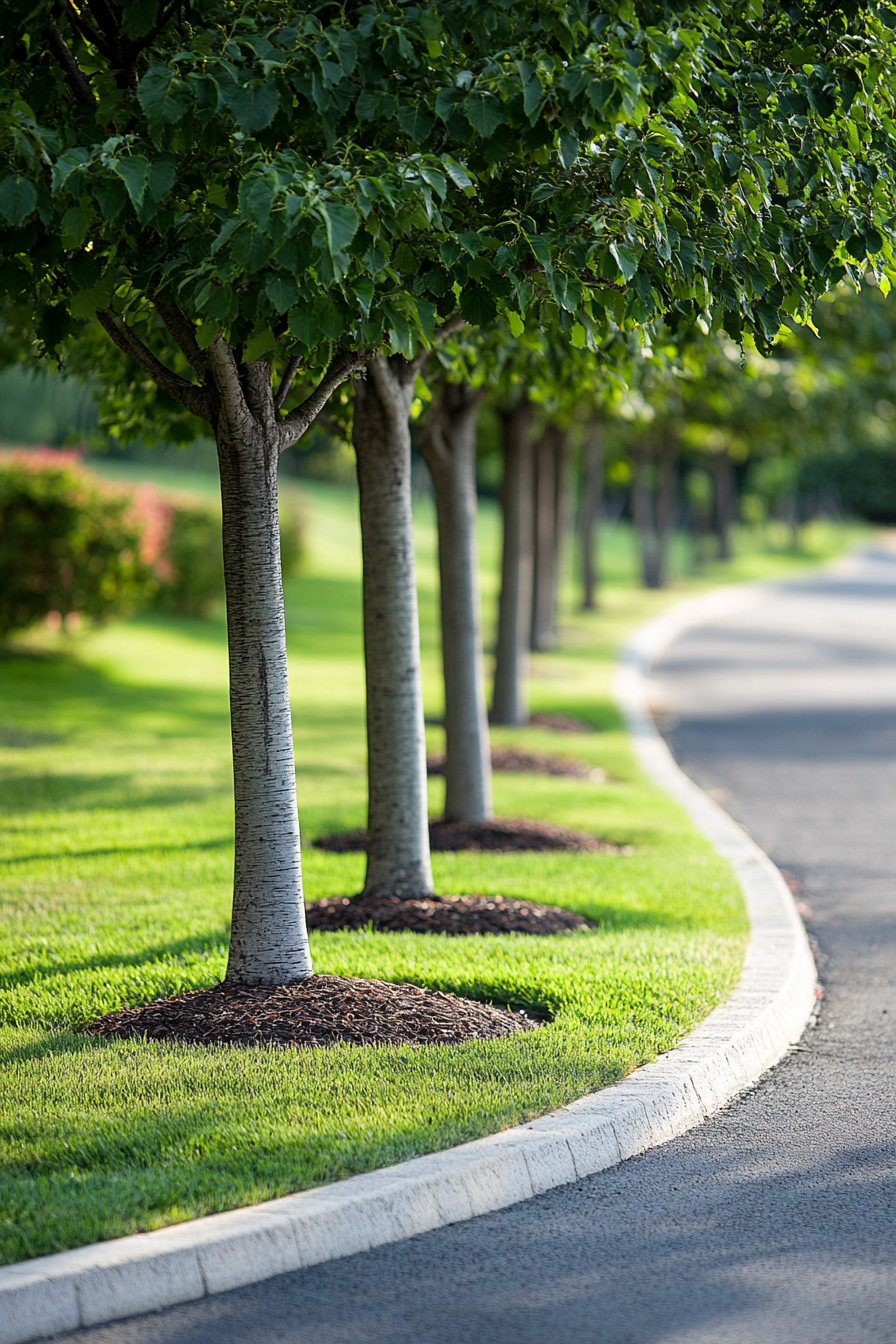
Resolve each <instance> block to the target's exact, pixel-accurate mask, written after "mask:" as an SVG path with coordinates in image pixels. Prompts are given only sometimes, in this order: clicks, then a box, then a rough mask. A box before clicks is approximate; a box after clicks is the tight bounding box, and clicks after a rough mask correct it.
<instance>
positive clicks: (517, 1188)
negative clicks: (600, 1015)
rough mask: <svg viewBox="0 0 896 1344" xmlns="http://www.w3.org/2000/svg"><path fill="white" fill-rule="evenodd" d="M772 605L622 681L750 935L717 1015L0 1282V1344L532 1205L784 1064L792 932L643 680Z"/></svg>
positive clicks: (809, 1007) (812, 995)
mask: <svg viewBox="0 0 896 1344" xmlns="http://www.w3.org/2000/svg"><path fill="white" fill-rule="evenodd" d="M767 592H768V589H766V588H763V587H762V586H761V585H757V584H744V585H739V586H737V587H732V588H725V589H720V590H717V591H715V592H712V593H709V594H707V595H706V596H704V597H700V598H696V599H691V600H688V601H685V602H683V603H680V604H679V605H677V606H675V607H673V608H671V609H670V610H669V611H667V612H665V613H664V614H663V615H661V616H659V617H657V618H655V619H654V620H652V621H649V622H648V623H647V624H646V625H644V626H642V627H641V628H640V629H639V630H638V631H636V633H635V634H634V636H633V637H632V638H631V639H630V640H629V641H628V643H627V644H626V645H625V647H624V648H623V650H622V653H621V656H620V661H619V668H618V672H617V676H616V694H617V697H618V700H619V702H620V705H621V707H622V709H623V712H624V714H625V718H626V722H627V726H628V729H629V732H630V733H631V736H632V738H633V740H634V743H635V747H636V750H637V753H638V756H639V759H640V761H641V764H642V766H643V767H644V769H645V770H646V771H647V773H648V774H649V775H650V776H651V777H652V778H653V780H654V781H655V782H656V783H657V784H659V785H660V786H661V787H662V788H663V789H665V790H666V791H667V792H668V793H669V794H671V795H672V796H673V797H674V798H675V799H676V800H677V801H678V802H680V803H681V804H682V805H683V806H684V808H685V809H686V811H687V812H688V813H689V814H690V816H691V819H692V820H693V821H694V822H695V824H696V825H697V827H698V828H699V829H700V830H701V831H702V832H703V834H704V835H705V836H706V837H707V838H708V839H709V840H710V841H711V843H712V844H713V845H714V846H715V848H716V849H717V850H718V852H719V853H720V854H722V855H724V857H725V858H727V859H728V860H729V861H730V862H731V864H732V866H733V868H734V871H735V873H736V875H737V878H738V881H739V882H740V885H741V887H742V889H743V892H744V897H745V900H746V904H747V910H748V914H749V918H750V925H751V937H750V942H749V946H748V948H747V952H746V957H745V960H744V968H743V972H742V975H741V979H740V982H739V984H738V986H737V988H736V989H735V991H734V993H733V994H732V995H731V997H730V998H729V999H728V1000H727V1001H726V1002H725V1003H724V1004H722V1005H721V1006H720V1007H719V1008H716V1009H715V1010H714V1011H713V1012H712V1013H710V1015H709V1017H707V1018H706V1019H705V1021H703V1022H702V1023H701V1024H700V1025H699V1026H698V1027H696V1028H695V1030H694V1031H692V1032H691V1033H690V1034H689V1035H688V1036H686V1037H685V1039H684V1040H683V1041H682V1042H681V1044H680V1045H678V1046H676V1047H675V1049H673V1050H670V1051H668V1052H667V1053H666V1054H664V1055H661V1056H660V1057H659V1058H658V1059H656V1060H655V1061H654V1062H653V1063H652V1064H647V1065H644V1066H643V1067H642V1068H640V1069H637V1070H636V1071H635V1072H634V1073H632V1074H630V1075H629V1076H628V1077H627V1078H625V1079H623V1080H622V1081H621V1082H619V1083H616V1084H614V1085H613V1086H611V1087H608V1088H605V1089H603V1090H602V1091H600V1092H596V1093H592V1094H591V1095H590V1096H586V1097H582V1098H580V1099H579V1100H578V1101H575V1102H572V1103H571V1104H570V1105H569V1106H564V1107H563V1108H562V1109H561V1110H559V1111H554V1112H553V1113H552V1114H550V1115H546V1116H542V1118H541V1119H539V1120H534V1121H532V1122H531V1123H530V1124H527V1125H520V1126H517V1127H516V1128H514V1129H509V1130H504V1131H503V1132H501V1133H499V1134H493V1135H490V1136H488V1137H487V1138H484V1139H476V1140H474V1141H473V1142H472V1143H466V1144H462V1145H461V1146H460V1147H457V1148H451V1149H448V1150H446V1151H443V1152H437V1153H432V1154H430V1155H429V1156H427V1157H419V1158H413V1159H411V1160H410V1161H408V1162H402V1163H400V1164H398V1165H397V1166H393V1167H386V1168H384V1169H382V1170H379V1171H374V1172H370V1173H368V1174H365V1175H362V1176H352V1177H350V1178H349V1179H348V1180H345V1181H339V1182H337V1183H335V1184H333V1185H328V1186H321V1187H318V1188H316V1189H313V1190H306V1191H302V1192H301V1193H299V1194H296V1195H287V1196H285V1197H284V1198H281V1199H275V1200H269V1201H267V1202H266V1203H263V1204H257V1205H254V1206H252V1207H249V1208H244V1209H234V1210H232V1211H231V1212H229V1213H220V1214H213V1215H210V1216H209V1217H206V1218H199V1219H196V1220H194V1221H192V1222H188V1223H180V1224H176V1225H175V1226H173V1227H166V1228H162V1229H160V1230H159V1231H157V1232H148V1233H138V1234H136V1235H134V1236H130V1237H122V1238H119V1239H117V1240H114V1241H106V1242H99V1243H97V1244H96V1245H93V1246H85V1247H81V1248H79V1249H78V1250H74V1251H63V1252H61V1253H59V1254H57V1255H49V1256H44V1257H41V1258H40V1259H37V1260H29V1261H25V1262H23V1263H20V1264H18V1265H9V1266H6V1267H3V1268H0V1344H29V1341H34V1340H39V1339H46V1338H47V1337H48V1336H52V1335H57V1334H63V1333H68V1332H70V1331H72V1330H77V1329H80V1328H83V1327H85V1326H91V1325H99V1324H101V1323H104V1322H109V1321H115V1320H121V1319H123V1318H124V1317H127V1316H134V1315H138V1314H140V1313H142V1312H148V1311H154V1310H159V1309H162V1308H165V1307H170V1306H175V1305H177V1304H178V1303H182V1302H189V1301H193V1300H196V1299H197V1298H201V1297H205V1296H208V1295H211V1294H213V1293H222V1292H227V1291H229V1290H230V1289H233V1288H239V1287H243V1286H245V1285H247V1284H251V1283H258V1282H260V1281H262V1280H264V1279H267V1278H271V1277H273V1276H274V1275H276V1274H283V1273H287V1272H289V1271H293V1270H298V1269H304V1268H307V1267H309V1266H311V1265H316V1264H320V1263H322V1262H324V1261H327V1260H335V1259H339V1258H341V1257H343V1256H347V1255H354V1254H356V1253H357V1252H359V1251H367V1250H372V1249H373V1248H374V1247H376V1246H382V1245H385V1244H387V1243H389V1242H394V1241H401V1240H404V1239H405V1238H407V1237H413V1236H417V1235H419V1234H420V1233H423V1232H429V1231H432V1230H434V1229H435V1228H438V1227H445V1226H447V1225H448V1224H450V1223H455V1222H462V1221H464V1220H465V1219H468V1218H475V1217H477V1216H478V1215H479V1214H482V1213H489V1212H492V1211H494V1210H496V1209H501V1208H506V1207H507V1206H508V1205H510V1204H515V1203H517V1202H518V1201H520V1200H524V1199H531V1198H532V1197H533V1196H534V1195H538V1194H542V1193H543V1192H544V1191H546V1190H550V1189H552V1188H554V1187H555V1186H560V1185H565V1184H568V1183H570V1182H572V1181H576V1180H580V1179H581V1178H583V1177H585V1176H591V1175H594V1174H595V1173H596V1172H599V1171H602V1170H605V1169H607V1168H609V1167H614V1166H616V1165H617V1164H618V1163H619V1162H622V1161H624V1160H625V1159H626V1158H629V1157H634V1156H635V1155H636V1154H638V1153H642V1152H644V1151H645V1150H646V1149H648V1148H652V1147H656V1146H657V1145H659V1144H662V1143H666V1142H668V1140H669V1139H672V1138H674V1137H675V1136H676V1135H678V1134H682V1133H684V1132H685V1131H686V1130H688V1129H691V1128H692V1127H693V1126H695V1125H698V1124H700V1122H701V1121H702V1120H704V1119H705V1118H706V1117H707V1116H708V1115H711V1114H712V1113H713V1111H716V1110H718V1109H719V1108H720V1107H721V1106H724V1105H725V1104H726V1103H727V1102H729V1101H731V1099H732V1098H733V1097H735V1096H737V1094H738V1093H740V1092H742V1091H744V1090H745V1089H746V1088H748V1087H750V1086H751V1085H752V1084H754V1083H755V1082H756V1081H757V1079H759V1078H760V1077H761V1075H762V1074H763V1073H765V1072H766V1070H768V1069H769V1068H771V1067H772V1065H774V1064H776V1063H777V1062H778V1060H779V1059H781V1057H782V1056H783V1055H784V1054H785V1053H786V1051H787V1049H788V1047H789V1046H791V1045H793V1044H795V1043H796V1041H798V1040H799V1037H800V1036H801V1035H802V1032H803V1030H804V1028H805V1026H806V1024H807V1022H808V1021H809V1019H810V1017H811V1016H812V1014H813V1012H814V1008H815V1002H816V974H815V965H814V961H813V958H812V954H811V951H810V948H809V944H808V941H807V939H806V934H805V930H804V928H803V925H802V921H801V920H800V917H799V915H798V913H797V911H796V907H795V905H794V902H793V898H792V896H791V894H790V892H789V890H788V888H787V885H786V883H785V882H784V879H783V877H782V876H781V874H780V873H779V871H778V869H777V868H776V867H775V866H774V864H773V863H772V862H771V860H770V859H769V858H768V856H767V855H766V854H765V853H764V852H763V851H762V850H761V849H760V848H759V846H758V845H756V844H755V843H754V842H753V840H751V839H750V838H749V836H748V835H747V834H746V832H745V831H744V830H743V829H742V828H741V827H740V826H739V825H738V824H737V823H736V822H735V821H734V820H733V819H732V818H731V817H729V816H728V814H727V813H726V812H724V811H723V810H722V808H720V807H719V806H718V805H717V804H716V803H714V802H713V801H712V799H710V798H709V797H707V795H706V794H705V793H703V791H702V790H701V789H699V788H698V787H697V785H696V784H694V783H693V782H692V781H691V780H690V779H689V778H688V777H687V776H686V775H685V774H684V773H683V772H682V771H681V770H680V769H679V767H678V766H677V765H676V763H675V761H674V759H673V757H672V755H671V753H670V751H669V749H668V747H667V746H666V744H665V742H664V741H663V739H662V738H661V737H660V735H659V733H658V731H657V729H656V727H655V725H654V723H653V719H652V718H651V715H650V704H649V696H650V683H649V672H650V667H651V664H652V663H653V662H654V661H655V660H656V658H657V657H658V656H659V654H660V653H661V652H662V650H663V649H664V648H665V647H666V646H667V645H668V644H669V643H670V642H671V640H673V639H674V638H675V637H676V636H677V635H679V634H681V633H682V632H683V631H685V630H687V629H689V628H690V627H692V626H695V625H701V624H703V623H705V622H706V621H709V620H712V619H714V618H717V617H722V616H725V615H727V614H731V613H733V612H735V611H740V610H744V609H745V608H746V607H748V606H750V605H755V604H756V603H758V602H760V601H761V600H762V598H763V596H764V595H765V594H766V593H767Z"/></svg>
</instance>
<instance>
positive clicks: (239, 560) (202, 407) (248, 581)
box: [98, 300, 366, 985]
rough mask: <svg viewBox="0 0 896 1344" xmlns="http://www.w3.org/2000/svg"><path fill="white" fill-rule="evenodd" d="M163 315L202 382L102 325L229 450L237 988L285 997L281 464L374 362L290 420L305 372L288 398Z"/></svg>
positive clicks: (294, 914) (163, 308) (324, 389)
mask: <svg viewBox="0 0 896 1344" xmlns="http://www.w3.org/2000/svg"><path fill="white" fill-rule="evenodd" d="M156 309H157V311H158V313H159V315H160V316H161V318H162V320H163V321H164V323H165V325H166V326H167V327H168V330H169V332H170V333H171V335H172V337H173V338H174V340H175V341H176V342H177V344H178V346H179V347H180V349H181V351H182V353H183V355H184V356H185V358H186V359H187V361H188V362H189V364H190V365H191V367H192V370H193V372H194V373H195V375H196V377H197V379H198V380H199V381H198V382H197V383H194V382H191V381H190V380H189V379H185V378H182V377H181V376H180V375H178V374H176V373H174V372H173V371H172V370H171V369H169V368H167V367H166V366H165V365H163V364H161V363H160V361H159V360H158V359H156V358H155V356H154V355H153V354H152V352H151V351H150V350H148V349H147V347H146V346H145V345H144V344H143V343H142V342H141V341H140V339H139V338H138V337H137V336H136V334H135V333H134V332H133V331H132V330H131V329H130V328H129V327H127V325H126V324H125V323H124V321H123V320H122V319H121V318H120V317H118V316H116V315H115V314H112V313H109V312H100V313H99V314H98V317H99V320H100V322H101V323H102V325H103V326H104V327H105V329H106V331H107V332H108V333H109V335H110V336H111V338H112V340H113V341H115V343H116V345H118V346H119V347H120V349H122V350H123V351H124V352H125V353H126V354H128V355H130V356H131V357H132V358H133V359H134V360H135V361H136V363H137V364H139V365H140V367H141V368H142V369H143V370H144V371H145V372H146V373H148V374H150V376H151V377H153V378H154V379H155V380H156V381H157V382H158V383H159V385H160V386H162V387H163V388H164V389H165V391H166V392H168V393H170V395H171V396H173V397H174V398H175V399H176V400H177V401H179V402H180V403H181V404H182V405H184V406H186V407H187V408H188V409H189V410H190V411H192V412H193V413H194V414H195V415H200V416H202V417H203V418H204V419H205V420H207V421H208V423H209V424H210V425H211V427H212V429H213V431H214V434H215V441H216V444H217V449H218V463H219V467H220V473H221V503H222V510H223V547H224V582H225V590H226V597H227V642H228V650H229V659H230V718H231V737H232V742H233V782H234V805H235V852H234V882H233V923H232V927H231V934H230V956H229V959H228V963H227V974H226V980H227V981H228V982H230V983H232V984H240V985H282V984H288V983H290V982H291V981H295V980H300V979H304V978H306V977H307V976H309V975H311V973H312V967H311V954H310V950H309V946H308V935H307V932H306V929H305V906H304V901H303V894H302V864H301V853H300V844H299V819H298V811H297V807H296V775H295V762H294V758H293V740H292V718H291V714H290V705H289V684H288V678H287V666H286V624H285V617H284V607H283V585H282V580H281V573H280V528H279V520H278V508H277V462H278V458H279V455H280V453H281V452H282V451H283V449H284V448H287V447H289V445H290V444H292V443H295V442H296V440H297V439H299V438H300V437H301V436H302V434H303V433H304V432H305V430H306V429H307V428H308V426H309V425H310V424H311V423H312V422H313V420H314V419H315V417H316V416H317V415H318V414H319V412H320V411H321V410H322V409H323V407H324V405H325V404H326V402H327V400H328V398H329V397H330V395H331V394H332V392H333V391H335V389H336V388H337V387H338V386H339V385H340V383H342V382H343V381H344V379H345V378H347V377H348V376H349V375H350V374H351V372H352V371H353V370H354V369H355V368H357V367H358V366H359V365H360V364H361V363H363V361H364V359H365V358H366V355H364V354H358V355H345V354H343V353H341V352H340V353H338V354H337V356H336V358H335V359H334V361H333V363H332V364H331V366H330V368H329V369H328V370H327V373H326V374H325V375H324V378H323V379H322V380H321V382H320V384H319V385H318V386H317V388H315V390H314V391H313V392H312V393H311V395H310V396H309V397H308V398H307V400H306V401H305V402H303V403H302V405H301V406H298V407H296V408H295V410H293V411H290V412H289V414H288V415H283V414H281V411H282V406H283V403H284V401H285V399H286V397H287V395H288V393H289V389H290V386H291V384H292V381H293V378H294V376H295V373H296V371H297V368H298V360H291V361H290V362H289V364H288V365H287V367H286V370H285V372H284V375H283V378H282V380H281V382H280V386H279V388H278V389H277V391H276V392H275V391H274V388H273V386H272V383H271V367H270V365H269V364H267V363H266V362H263V361H261V362H256V363H250V364H242V363H238V361H237V360H236V358H235V357H234V353H233V351H232V350H231V349H230V347H229V346H228V345H227V343H226V342H225V341H224V340H223V339H222V338H221V337H220V336H217V337H215V339H214V340H213V341H212V343H211V345H210V346H209V347H208V349H207V350H200V349H199V347H198V345H197V344H196V340H195V332H194V329H193V328H192V326H191V324H190V323H189V322H188V321H187V320H186V318H185V317H184V315H183V314H182V313H181V312H180V310H179V309H178V308H177V307H176V306H175V305H174V304H172V303H170V302H164V301H161V300H159V301H157V302H156Z"/></svg>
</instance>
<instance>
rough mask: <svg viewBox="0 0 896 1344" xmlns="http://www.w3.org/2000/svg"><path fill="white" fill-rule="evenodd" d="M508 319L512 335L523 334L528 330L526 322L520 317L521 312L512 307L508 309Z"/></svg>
mask: <svg viewBox="0 0 896 1344" xmlns="http://www.w3.org/2000/svg"><path fill="white" fill-rule="evenodd" d="M507 321H508V322H509V323H510V333H511V335H512V336H522V334H523V332H524V331H525V330H526V324H525V322H524V321H523V319H522V318H521V317H520V315H519V313H515V312H514V311H513V309H512V308H511V309H508V311H507Z"/></svg>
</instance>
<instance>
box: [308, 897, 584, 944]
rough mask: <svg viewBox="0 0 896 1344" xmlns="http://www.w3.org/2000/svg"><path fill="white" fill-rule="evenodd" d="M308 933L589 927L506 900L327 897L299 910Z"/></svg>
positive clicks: (544, 931)
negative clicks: (370, 929)
mask: <svg viewBox="0 0 896 1344" xmlns="http://www.w3.org/2000/svg"><path fill="white" fill-rule="evenodd" d="M305 918H306V919H307V922H308V928H309V929H319V930H326V931H329V932H334V931H335V930H337V929H364V928H373V929H377V930H380V931H382V932H384V933H447V934H452V935H455V936H461V935H466V934H482V933H531V934H540V935H542V936H547V935H549V934H554V933H575V932H576V931H577V930H579V929H590V928H592V927H593V926H592V925H591V924H589V923H588V921H587V920H585V919H583V918H582V916H581V915H577V914H575V913H574V911H572V910H563V909H561V907H560V906H558V905H540V904H538V903H537V902H536V901H516V900H511V899H509V898H508V897H506V896H425V897H421V898H419V899H417V900H407V899H401V898H400V897H398V896H376V897H374V896H353V897H351V898H349V897H347V896H332V897H329V898H328V899H326V900H323V901H312V902H310V903H309V904H308V905H307V906H306V907H305Z"/></svg>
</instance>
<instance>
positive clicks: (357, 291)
mask: <svg viewBox="0 0 896 1344" xmlns="http://www.w3.org/2000/svg"><path fill="white" fill-rule="evenodd" d="M351 289H352V293H353V294H354V296H355V298H356V299H357V300H358V303H359V304H360V305H361V312H362V313H363V314H364V316H365V317H369V316H370V305H371V303H372V302H373V294H374V290H373V282H372V281H371V280H368V279H366V278H365V277H364V276H362V277H361V279H360V280H355V281H354V282H353V283H352V287H351Z"/></svg>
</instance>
